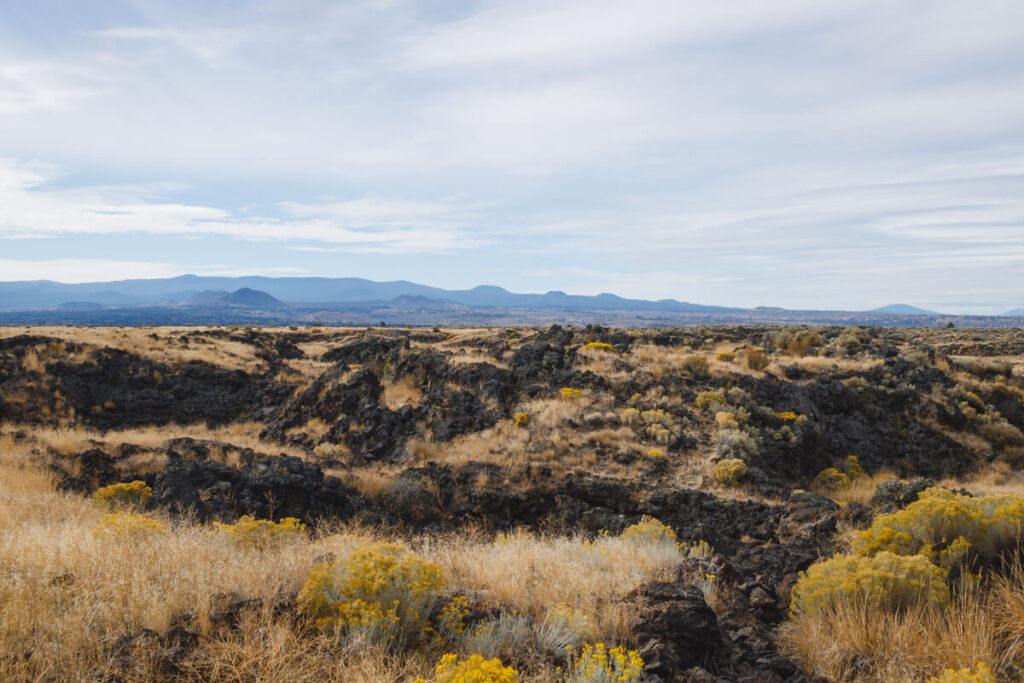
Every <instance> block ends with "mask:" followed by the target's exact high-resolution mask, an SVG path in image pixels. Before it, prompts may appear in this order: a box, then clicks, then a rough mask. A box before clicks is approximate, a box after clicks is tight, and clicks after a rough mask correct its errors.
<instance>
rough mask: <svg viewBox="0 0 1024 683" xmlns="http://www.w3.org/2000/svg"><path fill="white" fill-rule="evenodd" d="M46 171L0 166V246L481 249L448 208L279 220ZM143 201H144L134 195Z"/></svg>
mask: <svg viewBox="0 0 1024 683" xmlns="http://www.w3.org/2000/svg"><path fill="white" fill-rule="evenodd" d="M49 179H50V176H48V175H47V172H46V170H40V169H38V168H33V167H29V166H23V165H19V164H17V163H14V162H11V161H10V160H7V161H6V162H5V161H3V160H0V203H2V205H3V209H2V210H0V239H14V238H18V239H25V238H28V237H32V236H36V237H51V238H52V237H54V236H59V235H70V234H93V235H102V234H119V233H135V234H139V233H141V234H150V235H160V236H168V235H183V236H194V235H218V236H227V237H234V238H240V239H247V240H268V241H286V240H287V241H292V240H313V241H319V242H325V243H328V244H333V245H345V246H346V247H347V248H352V249H354V250H359V251H363V252H382V253H391V252H393V253H402V252H424V253H429V252H434V253H437V252H444V251H448V250H452V249H465V248H469V247H472V246H478V245H479V244H480V243H481V241H480V240H479V239H467V238H465V236H464V235H463V231H464V227H463V224H462V223H461V222H460V219H464V216H465V214H464V213H463V214H461V215H460V212H459V209H458V207H455V206H451V205H449V204H447V203H444V202H409V201H395V202H388V201H386V200H374V199H360V200H353V201H348V202H333V203H323V204H301V203H294V202H284V203H282V204H281V205H280V206H281V208H282V210H283V213H282V217H281V218H264V217H251V216H247V215H240V214H235V213H232V212H231V211H228V210H225V209H219V208H214V207H210V206H200V205H189V204H182V203H175V202H158V201H154V200H153V197H152V193H151V192H149V191H146V190H144V189H139V188H130V187H83V188H74V189H54V188H51V187H47V186H46V183H47V181H48V180H49ZM138 194H142V195H143V196H142V197H139V196H137V195H138Z"/></svg>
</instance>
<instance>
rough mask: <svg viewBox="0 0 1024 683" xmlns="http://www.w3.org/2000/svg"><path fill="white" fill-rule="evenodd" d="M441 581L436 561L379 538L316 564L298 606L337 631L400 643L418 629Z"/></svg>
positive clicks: (443, 583) (320, 623) (349, 635)
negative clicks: (339, 557)
mask: <svg viewBox="0 0 1024 683" xmlns="http://www.w3.org/2000/svg"><path fill="white" fill-rule="evenodd" d="M444 585H445V581H444V575H443V573H442V571H441V568H440V567H439V566H438V565H436V564H434V563H432V562H427V561H426V560H422V559H420V558H418V557H416V556H415V555H413V554H412V553H411V552H409V551H408V550H406V549H405V548H403V547H402V546H400V545H393V544H386V543H382V544H377V545H373V546H368V547H365V548H360V549H358V550H356V551H355V552H353V553H352V554H351V555H350V556H349V557H348V559H346V560H343V561H341V562H337V563H335V564H329V565H320V566H317V567H315V568H314V569H313V571H312V572H311V573H310V575H309V578H308V579H307V580H306V585H305V586H303V587H302V591H301V592H300V593H299V610H300V611H301V612H302V614H304V615H305V616H307V617H309V618H311V619H313V620H314V621H315V622H316V624H317V626H319V627H320V628H321V629H323V630H326V631H332V632H334V633H336V634H337V635H339V636H342V637H346V638H356V639H362V640H368V641H371V642H377V643H390V644H399V645H400V644H405V643H408V642H409V641H411V640H414V639H416V638H417V637H419V635H420V634H421V633H422V631H423V630H424V626H425V621H426V619H427V617H428V616H429V614H430V611H431V609H433V607H434V605H435V604H436V602H437V599H438V596H439V594H440V592H441V589H442V588H443V587H444Z"/></svg>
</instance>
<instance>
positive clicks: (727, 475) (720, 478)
mask: <svg viewBox="0 0 1024 683" xmlns="http://www.w3.org/2000/svg"><path fill="white" fill-rule="evenodd" d="M746 476H747V463H745V462H743V461H742V460H740V459H739V458H728V459H726V460H722V461H721V462H719V463H717V464H716V465H715V468H714V469H713V470H712V471H711V477H712V478H713V479H714V480H715V481H716V482H718V483H719V484H721V485H722V486H737V485H738V484H739V483H740V482H741V481H743V479H744V478H745V477H746Z"/></svg>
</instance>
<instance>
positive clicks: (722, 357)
mask: <svg viewBox="0 0 1024 683" xmlns="http://www.w3.org/2000/svg"><path fill="white" fill-rule="evenodd" d="M715 360H717V361H721V362H722V363H731V362H733V361H734V360H736V352H735V351H722V352H721V353H719V354H718V355H717V356H715Z"/></svg>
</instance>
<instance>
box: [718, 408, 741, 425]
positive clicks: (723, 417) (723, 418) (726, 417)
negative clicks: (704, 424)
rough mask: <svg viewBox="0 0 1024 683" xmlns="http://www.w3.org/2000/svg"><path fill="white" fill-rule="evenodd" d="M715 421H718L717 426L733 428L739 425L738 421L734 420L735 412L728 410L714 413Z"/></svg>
mask: <svg viewBox="0 0 1024 683" xmlns="http://www.w3.org/2000/svg"><path fill="white" fill-rule="evenodd" d="M715 422H717V423H718V426H719V427H732V428H734V429H735V428H737V427H739V426H740V423H739V422H737V421H736V414H735V413H732V412H729V411H728V410H719V411H718V412H717V413H715Z"/></svg>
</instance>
